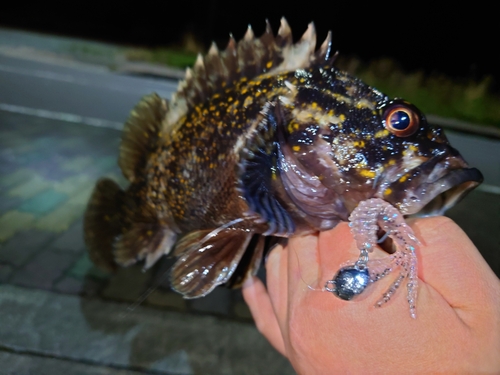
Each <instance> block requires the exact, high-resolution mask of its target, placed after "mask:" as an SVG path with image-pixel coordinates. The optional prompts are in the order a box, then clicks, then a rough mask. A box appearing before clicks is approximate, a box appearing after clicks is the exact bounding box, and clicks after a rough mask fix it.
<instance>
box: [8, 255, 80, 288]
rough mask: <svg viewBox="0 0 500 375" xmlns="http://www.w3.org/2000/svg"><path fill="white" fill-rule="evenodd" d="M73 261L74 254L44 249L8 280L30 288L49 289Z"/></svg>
mask: <svg viewBox="0 0 500 375" xmlns="http://www.w3.org/2000/svg"><path fill="white" fill-rule="evenodd" d="M74 261H75V255H74V254H68V253H55V252H53V251H44V252H41V253H39V254H37V255H35V256H34V257H33V259H31V261H30V262H29V263H28V264H26V266H24V267H23V268H21V269H19V270H18V271H17V272H16V273H15V274H14V276H13V277H12V278H11V280H10V281H11V283H12V284H15V285H22V286H26V287H30V288H41V289H51V288H52V286H53V285H54V283H55V281H57V280H58V279H60V278H61V277H63V275H64V273H65V271H66V270H67V269H68V268H69V267H70V266H71V264H72V263H73V262H74Z"/></svg>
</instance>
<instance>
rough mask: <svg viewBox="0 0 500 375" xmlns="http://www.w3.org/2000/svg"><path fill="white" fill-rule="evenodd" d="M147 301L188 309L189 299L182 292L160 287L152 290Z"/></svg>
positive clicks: (160, 305)
mask: <svg viewBox="0 0 500 375" xmlns="http://www.w3.org/2000/svg"><path fill="white" fill-rule="evenodd" d="M146 302H147V303H148V304H150V305H153V306H158V307H167V308H174V309H176V310H179V311H186V309H187V303H186V302H187V301H186V300H185V299H184V298H182V296H181V295H180V294H178V293H175V292H167V291H162V290H158V289H156V290H154V291H152V292H151V294H150V295H149V296H148V298H147V299H146Z"/></svg>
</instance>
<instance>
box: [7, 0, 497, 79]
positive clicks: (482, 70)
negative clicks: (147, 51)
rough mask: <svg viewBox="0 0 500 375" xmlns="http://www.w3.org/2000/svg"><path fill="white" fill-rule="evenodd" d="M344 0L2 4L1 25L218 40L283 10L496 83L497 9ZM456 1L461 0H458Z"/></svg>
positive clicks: (371, 44) (375, 48)
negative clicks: (366, 2)
mask: <svg viewBox="0 0 500 375" xmlns="http://www.w3.org/2000/svg"><path fill="white" fill-rule="evenodd" d="M368 4H369V5H366V4H362V3H361V2H347V1H310V0H302V1H297V2H291V1H288V2H284V1H251V0H247V1H226V0H207V1H201V2H196V1H182V0H181V1H175V2H174V1H137V0H136V1H134V0H132V1H131V2H114V3H111V2H106V1H103V2H100V3H89V2H64V3H59V4H57V5H56V4H53V3H50V2H38V3H33V4H30V3H25V2H16V3H12V2H11V3H10V4H5V3H4V4H3V5H2V9H1V11H0V26H4V27H12V28H20V29H26V30H33V31H42V32H46V33H55V34H58V35H64V36H75V37H81V38H88V39H94V40H100V41H106V42H114V43H120V44H125V45H135V46H151V47H157V46H169V45H172V44H176V43H177V44H179V43H181V41H182V37H183V35H185V33H186V32H192V33H194V35H195V36H196V38H197V39H198V40H199V41H201V42H202V43H203V44H204V45H205V46H208V45H209V43H210V42H211V41H212V40H216V41H217V42H218V44H219V47H223V46H224V45H225V43H226V42H227V37H228V35H229V33H230V32H232V33H233V35H234V36H235V37H236V38H237V39H239V38H241V36H242V35H243V33H244V32H245V29H246V26H247V25H248V24H249V23H250V24H252V25H253V27H254V31H255V33H256V35H260V33H261V32H262V31H263V30H264V20H265V19H266V18H267V19H269V21H270V22H271V25H272V27H273V30H274V32H276V31H277V29H278V27H279V20H280V18H281V16H285V17H286V18H287V20H288V22H289V23H290V25H291V27H292V30H293V31H294V37H295V38H296V39H297V38H298V37H300V35H301V34H302V33H303V32H304V31H305V29H306V27H307V24H308V23H309V22H310V21H314V22H315V25H316V28H317V32H318V41H322V40H323V39H324V37H325V36H326V33H327V31H328V30H332V32H333V38H334V39H333V45H334V48H336V49H338V50H339V51H340V52H341V54H345V55H349V56H357V57H359V58H361V59H362V60H363V61H369V60H370V59H373V58H379V57H392V58H393V59H395V60H396V61H398V62H399V63H400V64H401V65H402V67H403V68H404V69H407V70H415V69H424V70H425V71H426V72H427V73H444V74H446V75H448V76H451V77H462V78H474V79H478V80H479V79H482V78H483V77H484V76H486V75H491V76H493V77H494V82H493V84H494V88H495V89H498V87H499V82H498V76H499V75H498V67H499V63H500V58H499V54H498V52H497V51H496V47H495V46H496V45H497V35H498V32H497V31H496V28H495V24H496V22H495V20H494V19H493V17H494V15H493V14H492V13H495V11H494V10H493V9H487V8H480V7H478V6H475V5H474V4H471V3H467V4H468V5H467V7H460V6H459V5H456V6H455V8H450V7H443V6H442V5H439V4H438V3H437V2H436V3H433V4H425V3H422V2H418V3H417V2H404V3H403V2H399V3H395V4H393V5H389V4H388V3H387V2H384V3H381V2H370V3H368ZM456 4H458V3H456Z"/></svg>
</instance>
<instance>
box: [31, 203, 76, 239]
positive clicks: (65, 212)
mask: <svg viewBox="0 0 500 375" xmlns="http://www.w3.org/2000/svg"><path fill="white" fill-rule="evenodd" d="M84 212H85V206H83V205H74V204H71V203H69V202H68V201H66V202H64V203H63V204H62V205H60V206H59V207H57V208H56V209H54V210H53V211H52V212H50V213H48V214H47V215H44V216H42V217H40V218H38V219H37V220H36V221H35V223H34V227H35V228H37V229H41V230H46V231H51V232H56V233H60V232H64V231H66V230H68V229H69V227H70V226H71V225H72V224H73V223H75V222H76V221H77V220H78V219H80V218H81V217H82V216H83V213H84Z"/></svg>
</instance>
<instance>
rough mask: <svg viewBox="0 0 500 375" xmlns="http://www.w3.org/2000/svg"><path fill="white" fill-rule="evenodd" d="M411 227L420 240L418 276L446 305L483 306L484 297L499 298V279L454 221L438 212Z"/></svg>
mask: <svg viewBox="0 0 500 375" xmlns="http://www.w3.org/2000/svg"><path fill="white" fill-rule="evenodd" d="M412 227H413V229H414V231H415V234H416V235H417V237H418V238H419V240H420V241H421V242H422V245H421V246H420V249H419V252H420V259H419V277H420V278H421V279H422V280H423V281H424V282H425V283H426V284H428V285H430V286H432V287H433V288H434V289H435V290H436V291H437V292H439V293H440V294H441V296H442V297H443V298H444V299H445V300H446V301H447V302H448V303H449V304H450V306H452V307H454V308H466V309H467V310H470V309H484V308H485V306H484V301H492V300H493V301H495V300H496V301H498V300H499V290H500V281H499V280H498V278H497V277H496V275H495V274H494V273H493V271H492V270H491V268H490V267H489V266H488V264H487V263H486V261H485V260H484V258H483V257H482V256H481V254H480V253H479V251H478V250H477V248H476V247H475V246H474V244H473V243H472V242H471V240H470V239H469V237H467V235H466V234H465V233H464V232H463V231H462V229H460V227H459V226H458V225H457V224H455V223H454V222H453V221H452V220H451V219H449V218H446V217H443V216H440V217H433V218H426V219H420V220H417V221H416V222H415V223H413V224H412ZM496 308H498V306H497V307H496Z"/></svg>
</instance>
